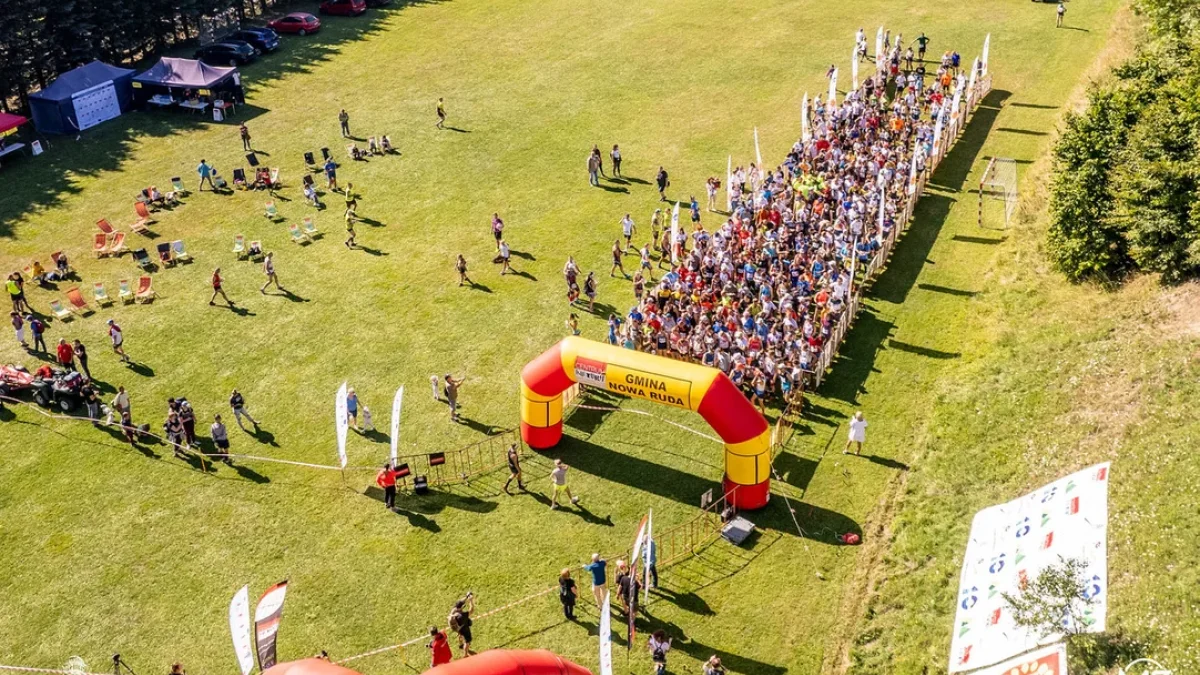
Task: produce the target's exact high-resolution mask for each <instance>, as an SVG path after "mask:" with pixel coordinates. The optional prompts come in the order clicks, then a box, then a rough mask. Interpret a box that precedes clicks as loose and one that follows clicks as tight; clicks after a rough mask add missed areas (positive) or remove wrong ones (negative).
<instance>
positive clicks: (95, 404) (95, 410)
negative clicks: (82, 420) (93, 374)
mask: <svg viewBox="0 0 1200 675" xmlns="http://www.w3.org/2000/svg"><path fill="white" fill-rule="evenodd" d="M83 405H84V407H85V408H87V416H88V419H90V420H91V421H92V426H94V427H98V426H100V394H99V393H98V392H97V391H96V387H95V386H94V385H93V384H92V383H91V382H88V383H87V384H85V385H84V386H83Z"/></svg>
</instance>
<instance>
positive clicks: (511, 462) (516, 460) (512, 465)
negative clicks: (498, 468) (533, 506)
mask: <svg viewBox="0 0 1200 675" xmlns="http://www.w3.org/2000/svg"><path fill="white" fill-rule="evenodd" d="M507 459H508V480H506V481H504V494H506V495H511V494H512V493H511V492H509V491H508V486H509V484H511V483H512V482H513V479H514V478H516V479H517V489H518V490H521V491H522V492H524V491H525V484H524V483H522V482H521V453H520V452H518V451H517V444H516V443H513V444H512V445H510V446H508V455H507Z"/></svg>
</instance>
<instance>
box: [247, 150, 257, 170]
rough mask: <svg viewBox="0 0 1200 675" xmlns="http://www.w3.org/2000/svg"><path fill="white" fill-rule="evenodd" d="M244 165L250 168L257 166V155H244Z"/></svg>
mask: <svg viewBox="0 0 1200 675" xmlns="http://www.w3.org/2000/svg"><path fill="white" fill-rule="evenodd" d="M246 163H247V164H249V165H250V166H251V168H253V167H256V166H258V155H256V154H254V153H253V152H249V153H246Z"/></svg>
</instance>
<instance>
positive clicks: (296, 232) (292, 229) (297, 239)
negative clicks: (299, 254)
mask: <svg viewBox="0 0 1200 675" xmlns="http://www.w3.org/2000/svg"><path fill="white" fill-rule="evenodd" d="M288 232H289V233H290V234H291V235H292V243H294V244H307V243H310V241H311V240H310V239H309V238H308V235H306V234H304V233H303V232H301V231H300V227H299V226H298V225H296V224H295V223H292V224H290V225H288Z"/></svg>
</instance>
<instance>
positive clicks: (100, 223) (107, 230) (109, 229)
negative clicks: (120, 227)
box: [96, 218, 116, 234]
mask: <svg viewBox="0 0 1200 675" xmlns="http://www.w3.org/2000/svg"><path fill="white" fill-rule="evenodd" d="M96 227H98V228H100V231H101V232H103V233H104V234H112V233H113V232H115V231H116V230H114V229H113V226H112V225H109V224H108V219H106V218H101V219H100V220H97V221H96Z"/></svg>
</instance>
